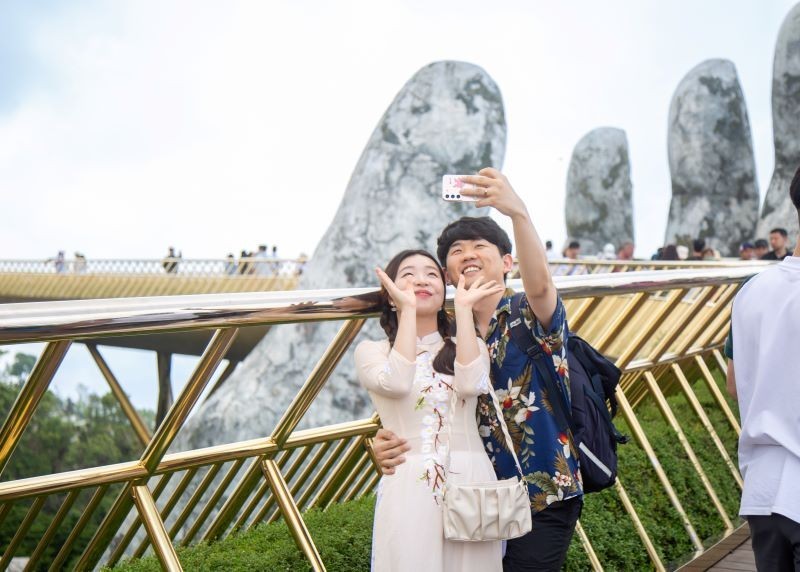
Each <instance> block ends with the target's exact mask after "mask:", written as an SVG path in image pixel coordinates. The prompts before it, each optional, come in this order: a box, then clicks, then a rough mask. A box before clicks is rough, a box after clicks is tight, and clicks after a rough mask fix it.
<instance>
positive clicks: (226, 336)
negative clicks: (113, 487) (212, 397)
mask: <svg viewBox="0 0 800 572" xmlns="http://www.w3.org/2000/svg"><path fill="white" fill-rule="evenodd" d="M238 331H239V330H238V328H227V329H221V330H217V332H216V333H215V334H214V337H213V338H211V341H210V342H209V343H208V346H207V347H206V351H205V352H204V353H203V356H202V357H201V358H200V362H199V363H198V364H197V367H196V368H195V370H194V372H193V373H192V375H191V377H190V378H189V381H188V382H187V384H186V387H185V388H184V389H183V391H182V392H181V395H180V397H178V399H177V400H176V401H175V403H174V404H173V405H172V407H171V408H170V410H169V413H167V416H166V417H165V418H164V421H163V422H162V423H161V425H160V426H159V428H158V431H156V433H155V435H153V439H152V440H151V441H150V444H149V445H148V446H147V449H145V451H144V453H142V458H141V463H142V465H143V466H144V467H145V468H146V469H147V471H148V472H149V473H151V474H152V473H153V471H155V470H156V467H157V466H158V462H159V461H160V460H161V458H162V457H163V456H164V453H166V452H167V449H168V448H169V446H170V445H171V444H172V441H173V440H174V439H175V436H176V435H177V434H178V431H179V430H180V428H181V426H182V425H183V423H184V421H186V418H187V417H188V416H189V412H191V410H192V407H194V404H195V403H196V402H197V400H198V399H199V398H200V395H201V394H202V393H203V389H205V387H206V384H207V383H208V381H209V380H210V379H211V376H212V375H214V370H216V369H217V366H218V365H219V362H221V361H222V359H223V358H224V357H225V354H226V353H227V351H228V349H230V347H231V344H232V343H233V339H234V338H235V337H236V334H237V333H238Z"/></svg>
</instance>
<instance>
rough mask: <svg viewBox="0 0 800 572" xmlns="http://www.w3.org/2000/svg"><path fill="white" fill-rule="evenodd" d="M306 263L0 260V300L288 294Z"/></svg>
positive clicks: (277, 261) (255, 260)
mask: <svg viewBox="0 0 800 572" xmlns="http://www.w3.org/2000/svg"><path fill="white" fill-rule="evenodd" d="M306 262H307V261H306V259H303V258H299V259H272V258H240V259H236V260H227V259H221V260H217V259H208V260H201V259H179V258H173V259H163V260H88V261H79V260H65V261H63V262H62V263H57V262H56V261H53V260H47V261H42V260H0V300H5V301H34V300H83V299H88V298H125V297H136V296H175V295H182V294H211V293H215V292H264V291H273V290H293V289H294V288H295V287H296V286H297V282H298V280H299V279H300V275H301V274H302V273H303V270H304V268H305V265H306Z"/></svg>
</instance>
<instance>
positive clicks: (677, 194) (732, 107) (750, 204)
mask: <svg viewBox="0 0 800 572" xmlns="http://www.w3.org/2000/svg"><path fill="white" fill-rule="evenodd" d="M668 148H669V169H670V173H671V175H672V203H671V204H670V210H669V221H668V223H667V232H666V238H665V243H678V244H685V245H689V244H691V240H692V239H693V238H698V237H700V238H705V239H706V243H707V245H709V246H712V247H714V248H716V249H718V250H719V251H720V252H721V253H722V255H723V256H736V255H738V249H739V245H740V244H741V243H742V242H744V241H745V240H751V239H752V238H753V234H754V231H755V226H756V221H757V218H758V187H757V184H756V166H755V158H754V157H753V142H752V139H751V136H750V121H749V119H748V116H747V107H746V105H745V100H744V94H743V93H742V89H741V86H740V85H739V78H738V76H737V73H736V68H735V66H734V65H733V63H732V62H730V61H727V60H707V61H705V62H703V63H701V64H699V65H698V66H696V67H695V68H693V69H692V70H691V71H690V72H689V73H688V74H686V76H685V77H684V78H683V80H682V81H681V82H680V84H679V85H678V87H677V89H676V90H675V94H674V95H673V96H672V103H671V105H670V110H669V135H668Z"/></svg>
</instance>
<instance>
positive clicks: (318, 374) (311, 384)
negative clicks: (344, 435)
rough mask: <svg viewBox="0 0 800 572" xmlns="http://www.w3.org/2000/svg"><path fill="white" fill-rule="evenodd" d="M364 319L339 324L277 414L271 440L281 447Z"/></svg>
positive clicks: (356, 333) (359, 328)
mask: <svg viewBox="0 0 800 572" xmlns="http://www.w3.org/2000/svg"><path fill="white" fill-rule="evenodd" d="M364 322H365V320H363V319H359V320H349V321H347V322H345V323H344V324H342V327H341V328H340V329H339V332H338V333H337V334H336V337H335V338H334V339H333V341H332V342H331V343H330V345H329V346H328V348H327V349H326V350H325V353H324V354H323V355H322V357H321V358H320V360H319V362H317V365H316V366H314V370H313V371H312V372H311V375H310V376H308V379H307V380H306V382H305V383H304V384H303V386H302V388H301V389H300V391H299V392H298V393H297V395H296V396H295V398H294V400H292V403H291V405H289V407H288V408H287V409H286V412H285V413H284V414H283V417H281V420H280V421H278V424H277V425H276V426H275V430H274V431H273V432H272V436H271V439H272V440H273V441H274V442H275V443H276V444H277V445H278V447H282V446H283V445H284V443H286V440H287V439H288V438H289V435H291V434H292V431H294V428H295V427H297V424H298V423H300V420H301V419H302V418H303V415H305V414H306V411H308V408H309V407H311V404H312V403H313V402H314V399H315V398H316V397H317V395H318V394H319V392H320V390H321V389H322V387H323V386H324V385H325V382H326V381H328V377H330V375H331V373H333V370H334V369H335V368H336V365H337V364H338V363H339V361H340V360H341V359H342V357H343V356H344V354H345V353H346V352H347V350H348V348H349V347H350V344H351V343H352V341H353V340H354V339H355V337H356V336H357V335H358V332H360V331H361V328H362V327H363V326H364Z"/></svg>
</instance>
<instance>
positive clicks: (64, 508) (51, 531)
mask: <svg viewBox="0 0 800 572" xmlns="http://www.w3.org/2000/svg"><path fill="white" fill-rule="evenodd" d="M79 494H80V491H70V492H69V494H68V495H67V497H66V498H65V499H64V502H62V503H61V506H60V507H59V508H58V512H57V513H56V515H55V516H54V517H53V520H52V521H51V522H50V526H48V527H47V530H46V531H45V533H44V534H43V535H42V538H41V540H39V544H37V545H36V548H35V549H34V550H33V553H32V554H31V557H30V558H29V559H28V563H27V564H26V565H25V572H27V571H28V570H34V569H35V568H36V564H37V563H38V562H39V559H41V557H42V554H44V551H45V549H46V548H47V546H48V545H49V544H50V541H51V540H53V536H54V535H55V533H56V531H57V530H58V527H59V526H61V523H62V522H63V520H64V517H65V516H67V513H68V512H69V509H71V508H72V505H73V504H75V500H76V499H77V498H78V495H79ZM40 498H44V497H40Z"/></svg>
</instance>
